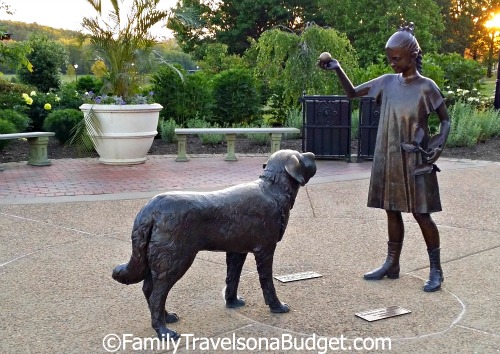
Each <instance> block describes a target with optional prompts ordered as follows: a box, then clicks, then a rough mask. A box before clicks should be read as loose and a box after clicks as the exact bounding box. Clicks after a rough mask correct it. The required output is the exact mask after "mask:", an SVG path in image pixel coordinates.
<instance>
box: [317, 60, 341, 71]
mask: <svg viewBox="0 0 500 354" xmlns="http://www.w3.org/2000/svg"><path fill="white" fill-rule="evenodd" d="M318 66H319V67H320V68H321V69H323V70H336V69H338V68H340V64H339V62H338V61H337V59H332V60H330V61H328V62H325V61H320V60H318Z"/></svg>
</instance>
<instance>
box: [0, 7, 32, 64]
mask: <svg viewBox="0 0 500 354" xmlns="http://www.w3.org/2000/svg"><path fill="white" fill-rule="evenodd" d="M1 11H5V13H6V14H7V15H12V14H13V12H12V9H11V8H10V5H8V4H7V3H6V2H5V1H1V2H0V12H1ZM11 35H12V34H11V33H7V31H6V30H5V29H4V28H3V26H0V64H2V65H4V66H6V67H8V68H10V69H17V68H18V67H20V66H24V67H25V68H26V70H28V71H32V70H33V66H32V65H31V63H30V62H29V60H28V58H27V55H28V54H29V53H30V52H31V48H30V47H29V46H28V45H27V44H26V43H16V42H14V43H9V42H8V41H9V40H10V38H11Z"/></svg>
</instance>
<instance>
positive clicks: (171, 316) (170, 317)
mask: <svg viewBox="0 0 500 354" xmlns="http://www.w3.org/2000/svg"><path fill="white" fill-rule="evenodd" d="M178 321H179V316H177V314H176V313H173V312H167V311H165V322H166V323H175V322H178Z"/></svg>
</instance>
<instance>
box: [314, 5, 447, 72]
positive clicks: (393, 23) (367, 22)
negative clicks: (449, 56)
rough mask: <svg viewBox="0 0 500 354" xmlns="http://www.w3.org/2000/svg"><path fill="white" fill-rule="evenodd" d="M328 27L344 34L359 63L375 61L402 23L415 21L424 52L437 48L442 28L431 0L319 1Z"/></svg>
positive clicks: (436, 9)
mask: <svg viewBox="0 0 500 354" xmlns="http://www.w3.org/2000/svg"><path fill="white" fill-rule="evenodd" d="M318 3H319V5H320V6H321V11H322V12H323V13H324V16H325V19H326V21H327V24H328V25H329V26H332V27H333V28H335V29H336V30H338V31H340V32H344V33H346V34H347V37H348V38H349V40H350V41H351V43H352V44H353V46H354V47H355V48H356V50H357V52H358V55H359V60H360V64H361V65H368V64H371V63H374V62H376V58H377V56H378V55H379V54H381V53H384V48H385V43H386V42H387V40H388V39H389V37H390V36H391V35H392V34H393V33H394V32H395V31H396V30H397V29H398V28H399V26H401V25H402V24H404V23H405V22H413V23H415V35H416V37H417V39H418V41H419V44H420V46H421V47H422V50H423V51H424V53H428V52H435V51H436V50H437V49H438V48H440V43H439V38H438V37H437V35H438V34H439V33H441V32H442V31H443V30H444V26H443V21H442V19H441V17H440V16H439V13H440V11H439V7H438V6H437V4H436V2H435V1H434V0H419V1H418V2H417V1H413V0H379V1H372V0H319V1H318Z"/></svg>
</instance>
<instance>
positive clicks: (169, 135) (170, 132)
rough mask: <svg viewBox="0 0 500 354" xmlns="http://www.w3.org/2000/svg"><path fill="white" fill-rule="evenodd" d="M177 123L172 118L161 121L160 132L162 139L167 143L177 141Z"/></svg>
mask: <svg viewBox="0 0 500 354" xmlns="http://www.w3.org/2000/svg"><path fill="white" fill-rule="evenodd" d="M175 128H176V123H175V120H173V119H172V118H170V119H168V120H162V121H160V134H161V139H162V140H163V141H164V142H166V143H173V142H176V141H177V137H176V135H175Z"/></svg>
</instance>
